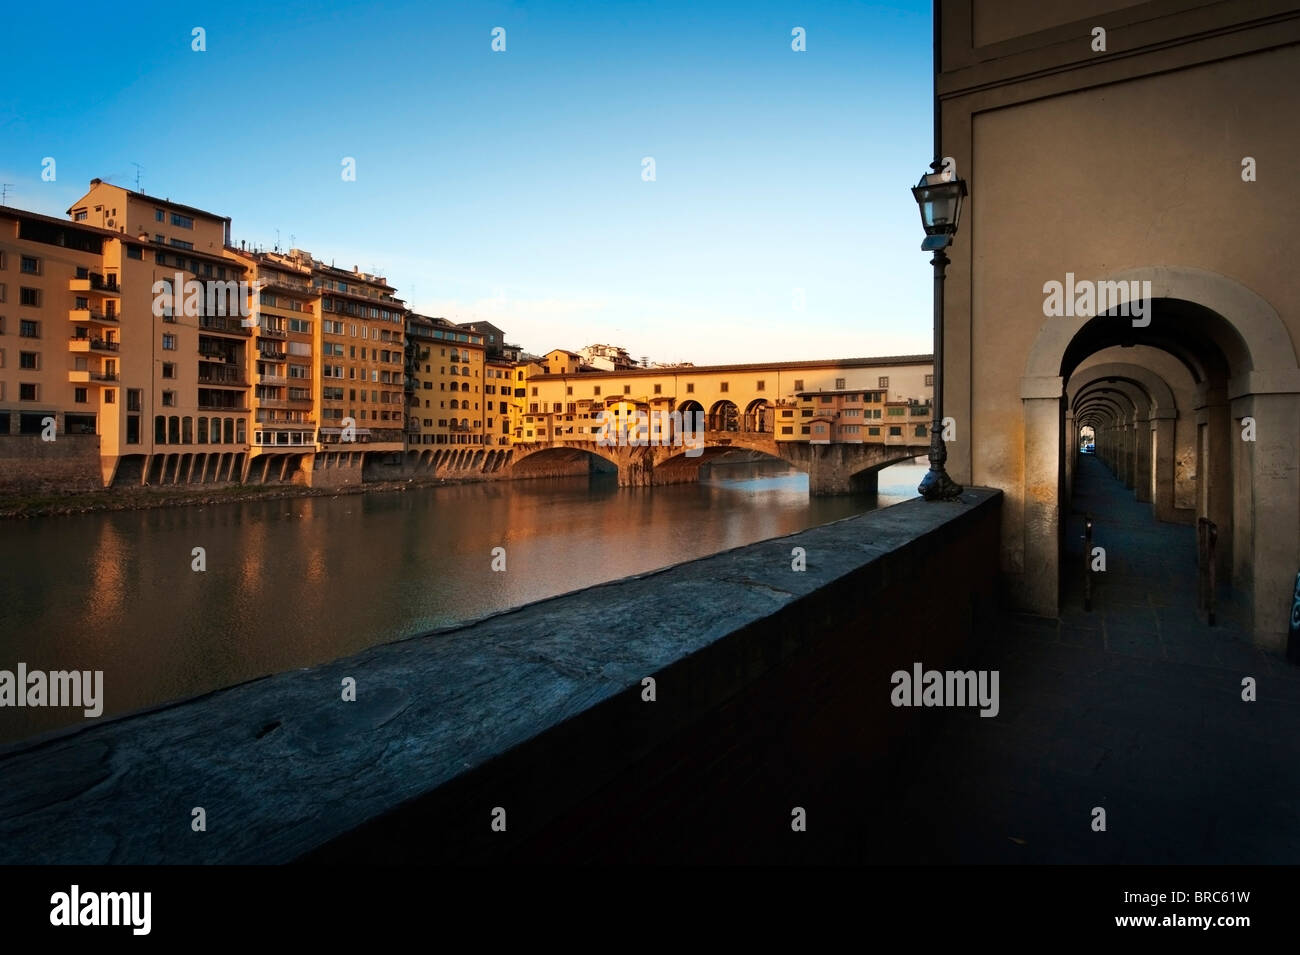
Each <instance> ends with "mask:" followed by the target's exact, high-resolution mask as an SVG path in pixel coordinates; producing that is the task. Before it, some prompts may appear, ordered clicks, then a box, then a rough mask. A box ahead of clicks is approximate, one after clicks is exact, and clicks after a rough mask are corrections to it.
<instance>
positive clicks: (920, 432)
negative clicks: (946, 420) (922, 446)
mask: <svg viewBox="0 0 1300 955" xmlns="http://www.w3.org/2000/svg"><path fill="white" fill-rule="evenodd" d="M914 434H915V436H916V437H918V438H924V437H925V425H923V424H918V425H917V426H916V431H915V432H914Z"/></svg>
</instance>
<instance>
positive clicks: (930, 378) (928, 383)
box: [925, 375, 934, 388]
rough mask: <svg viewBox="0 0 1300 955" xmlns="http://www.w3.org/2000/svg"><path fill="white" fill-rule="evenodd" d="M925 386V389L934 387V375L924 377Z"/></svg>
mask: <svg viewBox="0 0 1300 955" xmlns="http://www.w3.org/2000/svg"><path fill="white" fill-rule="evenodd" d="M925 385H926V387H927V388H933V387H934V375H926V376H925Z"/></svg>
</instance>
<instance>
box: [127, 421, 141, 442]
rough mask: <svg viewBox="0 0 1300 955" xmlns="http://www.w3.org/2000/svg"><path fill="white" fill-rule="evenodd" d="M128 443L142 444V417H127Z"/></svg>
mask: <svg viewBox="0 0 1300 955" xmlns="http://www.w3.org/2000/svg"><path fill="white" fill-rule="evenodd" d="M126 443H127V444H139V443H140V416H139V415H138V414H130V415H127V416H126Z"/></svg>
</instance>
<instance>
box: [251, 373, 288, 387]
mask: <svg viewBox="0 0 1300 955" xmlns="http://www.w3.org/2000/svg"><path fill="white" fill-rule="evenodd" d="M257 380H258V381H259V382H261V383H262V384H264V385H283V384H285V383H287V382H288V381H289V379H288V378H287V377H286V376H284V375H277V374H273V373H271V372H261V371H259V372H258V373H257Z"/></svg>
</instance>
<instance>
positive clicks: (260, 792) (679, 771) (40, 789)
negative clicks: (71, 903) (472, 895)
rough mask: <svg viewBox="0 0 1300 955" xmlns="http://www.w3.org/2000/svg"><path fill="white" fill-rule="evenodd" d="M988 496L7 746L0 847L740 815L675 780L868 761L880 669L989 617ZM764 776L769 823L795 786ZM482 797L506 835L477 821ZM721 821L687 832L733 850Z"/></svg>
mask: <svg viewBox="0 0 1300 955" xmlns="http://www.w3.org/2000/svg"><path fill="white" fill-rule="evenodd" d="M999 505H1000V494H999V492H997V491H992V490H987V489H979V488H976V489H968V490H967V491H966V493H965V494H964V495H963V497H962V499H961V500H960V501H959V502H953V503H944V504H927V503H925V502H922V501H919V500H917V501H910V502H907V503H903V504H899V505H895V506H893V507H889V508H886V509H883V510H880V511H873V512H870V513H867V514H863V515H860V516H857V517H852V518H848V519H845V520H841V521H838V522H835V523H833V524H828V525H824V526H822V527H817V528H812V529H810V530H807V531H803V532H800V533H798V534H793V535H790V536H788V537H783V538H778V539H774V540H770V541H764V542H761V543H758V544H753V545H750V546H746V547H741V548H738V549H735V550H732V551H728V552H725V553H722V554H717V555H714V556H712V557H708V558H703V559H700V560H695V561H691V562H689V563H685V564H679V565H676V566H674V567H671V568H668V569H665V570H662V571H658V572H655V573H651V574H646V575H642V576H638V577H632V578H627V579H624V580H620V581H616V582H613V583H609V584H604V585H601V586H597V587H592V588H589V589H587V590H582V591H577V592H574V593H571V594H566V595H562V596H559V597H555V598H551V599H549V600H544V601H540V602H538V603H534V604H529V605H527V606H524V607H521V608H518V609H516V610H512V611H509V612H506V613H501V614H497V615H495V616H492V617H489V618H486V619H483V620H480V621H477V622H474V623H471V624H468V625H465V626H462V627H458V628H453V629H448V630H442V631H437V632H434V633H431V634H427V635H424V636H420V637H415V638H411V639H407V640H402V641H399V642H396V643H391V644H386V645H384V646H380V647H375V648H372V649H370V650H367V651H364V652H362V653H360V654H357V655H355V656H353V657H350V658H347V659H344V660H339V661H336V662H333V663H330V664H327V665H324V666H320V667H315V668H312V669H309V670H300V671H293V672H288V673H282V674H278V675H275V676H272V677H267V678H263V679H260V680H256V681H253V682H250V683H246V684H242V685H239V686H236V687H232V688H229V689H226V690H222V691H219V692H216V693H212V694H209V695H207V696H204V697H201V698H198V699H195V700H190V701H186V702H183V703H178V704H175V705H171V706H168V707H165V708H161V709H158V710H154V711H150V712H146V713H142V714H138V715H133V716H129V717H124V718H120V719H117V720H114V721H110V722H104V723H100V724H96V725H93V726H90V727H87V728H85V729H79V730H77V731H75V732H72V733H69V734H65V735H62V736H59V737H57V738H54V739H46V740H42V741H37V742H34V743H30V744H18V745H17V746H11V747H9V748H8V749H7V750H6V751H5V752H4V753H3V754H0V779H3V780H4V786H3V787H2V788H0V862H2V863H6V864H11V863H77V864H90V863H157V862H166V863H248V862H286V861H293V860H301V859H307V860H311V861H331V862H332V861H359V860H368V861H393V860H405V861H417V860H430V861H438V860H464V859H491V858H525V859H526V858H559V857H564V858H584V859H591V858H601V857H602V851H603V850H602V848H601V847H602V846H606V847H608V845H609V842H610V839H611V833H626V832H629V831H630V830H631V829H636V828H637V827H638V822H637V821H638V820H647V821H648V822H647V826H646V828H645V829H644V832H643V833H642V835H643V837H644V839H647V840H650V841H651V842H652V843H654V842H658V837H657V836H656V835H655V833H656V831H657V830H656V829H655V828H654V826H653V825H651V824H650V822H652V821H653V818H654V817H656V814H658V815H659V816H660V817H662V815H663V813H668V816H669V817H668V818H660V823H659V824H660V827H661V829H664V830H665V831H673V830H674V829H675V828H676V829H680V828H682V825H686V823H683V822H681V820H689V819H696V820H697V821H698V822H699V824H700V825H706V824H707V825H708V826H711V827H712V828H710V829H709V830H708V831H709V832H713V833H720V832H725V831H726V829H727V827H728V825H731V826H733V827H735V826H741V825H742V824H743V825H752V819H753V817H752V813H754V812H760V813H766V812H767V809H768V807H767V804H766V803H765V804H763V806H761V807H759V808H757V809H755V808H754V807H752V806H751V807H748V808H743V809H742V810H741V811H739V812H733V813H731V814H730V815H729V816H727V819H729V820H730V822H725V821H724V822H722V823H719V821H718V817H717V813H716V812H715V813H714V815H713V816H709V813H708V812H705V813H704V816H700V811H702V810H701V809H700V807H699V806H696V807H695V809H694V810H692V809H690V808H689V807H687V808H685V809H683V808H682V807H683V804H682V802H681V799H682V793H681V792H680V791H678V790H677V789H674V788H673V787H674V786H678V785H681V786H686V787H688V788H691V789H692V791H694V792H696V793H697V794H698V796H699V798H700V799H706V798H709V794H710V793H712V794H713V795H714V796H717V797H718V798H722V794H724V792H725V794H726V795H727V798H731V799H733V800H734V798H736V797H737V794H742V796H743V794H744V793H746V792H750V791H752V790H753V789H754V787H753V785H752V784H753V783H754V781H755V780H759V781H761V780H772V779H777V780H781V779H786V778H787V777H789V778H793V779H797V780H798V781H799V783H800V787H801V788H800V792H802V793H806V794H808V796H809V797H810V798H816V797H817V795H818V794H819V793H820V794H822V795H825V794H827V793H828V792H830V791H831V790H832V789H834V788H836V787H837V786H839V785H840V784H841V783H843V782H844V781H845V779H848V778H850V777H852V779H854V780H856V782H854V785H857V784H860V783H862V782H863V780H862V778H861V774H862V772H864V771H865V770H864V767H865V766H867V765H868V764H869V763H870V762H871V760H872V759H874V755H875V754H878V752H879V751H881V750H882V747H884V746H885V744H886V743H887V739H885V737H887V736H888V735H889V734H890V733H894V732H896V731H897V727H898V725H899V724H898V716H899V713H900V712H906V711H891V708H890V707H888V706H887V705H886V703H885V701H886V699H887V695H888V690H889V687H888V684H887V677H888V673H889V672H890V671H892V670H893V669H897V668H900V667H905V666H907V665H909V664H910V662H911V661H913V660H919V661H923V662H925V663H926V665H927V666H929V665H940V666H941V665H943V663H944V662H945V661H947V660H950V659H952V658H953V656H954V654H957V653H960V652H961V650H962V648H963V647H964V646H965V644H966V643H968V641H969V638H970V635H971V632H972V630H973V629H976V628H977V627H978V622H979V620H981V619H985V618H987V615H988V611H989V609H990V605H989V602H988V600H986V597H987V595H989V594H991V593H992V581H993V574H994V573H995V571H996V564H997V555H998V547H997V527H998V521H999V517H998V508H999ZM795 546H799V547H803V548H805V549H806V551H807V570H806V571H805V572H802V573H796V572H794V571H792V570H791V559H792V558H791V549H792V548H793V547H795ZM557 559H562V555H558V554H557ZM936 573H937V574H941V575H943V576H944V577H945V578H946V580H947V583H946V584H945V589H943V590H942V591H940V592H938V599H937V600H936V591H935V590H934V587H933V580H932V578H933V576H934V575H935V574H936ZM376 612H382V608H376ZM651 675H653V676H655V678H656V680H657V696H658V700H657V701H656V702H654V703H646V702H643V701H642V699H641V681H642V679H643V678H644V677H646V676H651ZM349 676H350V677H354V678H355V679H356V681H357V702H354V703H348V702H343V701H342V699H341V681H342V680H343V678H344V677H349ZM864 681H869V683H870V688H869V691H867V692H866V698H867V699H868V701H869V702H868V703H866V704H863V703H862V702H861V699H860V697H861V696H862V693H863V691H864V690H867V688H865V687H863V686H862V684H863V683H864ZM877 681H880V682H879V683H878V682H877ZM868 757H870V758H868ZM778 763H779V764H780V765H779V766H777V767H776V768H775V769H774V768H772V767H773V766H774V765H775V764H778ZM756 767H757V768H756ZM846 767H849V769H851V770H852V771H851V772H850V773H849V776H846V775H845V772H848V771H849V770H848V769H846ZM709 780H713V781H714V782H716V781H717V780H725V781H726V785H723V786H722V787H721V789H718V788H717V787H716V786H715V787H714V788H713V789H711V788H710V787H711V786H713V782H708V781H709ZM719 785H721V784H719ZM656 787H658V788H657V789H656ZM768 788H769V790H770V791H769V792H768V795H767V796H765V797H764V798H769V797H770V801H771V805H772V807H773V808H772V811H773V812H776V813H778V814H779V818H777V819H776V820H775V824H776V828H777V829H778V830H780V829H784V830H785V831H787V832H788V831H789V824H788V822H789V818H790V809H789V806H790V804H791V803H790V801H789V800H790V798H797V797H798V793H794V794H793V795H789V794H786V793H784V792H777V791H775V790H779V789H781V786H780V785H776V786H775V789H773V788H772V785H771V784H770V783H769V784H768ZM633 792H635V793H637V794H640V795H637V796H636V797H635V798H633V797H631V796H629V793H633ZM787 796H789V798H787ZM742 801H743V799H742ZM795 804H798V803H795ZM498 805H499V806H504V807H506V809H507V813H508V816H507V819H508V835H507V834H504V833H494V832H492V831H491V830H490V827H489V823H490V813H491V810H492V808H493V807H494V806H498ZM827 805H828V806H829V805H830V802H827ZM196 806H201V807H203V808H204V809H205V810H206V814H207V831H206V832H202V833H196V832H193V831H191V828H190V819H191V809H192V808H193V807H196ZM674 806H676V808H673V807H674ZM715 809H716V807H715ZM836 811H839V810H836ZM674 813H678V815H676V816H675V817H674V815H673V814H674ZM680 813H685V815H681V814H680ZM692 813H694V815H692ZM829 813H830V810H829V809H828V810H827V814H829ZM827 814H824V815H823V816H822V817H821V819H820V820H819V822H822V829H823V830H824V829H825V823H824V820H825V819H826V815H827ZM593 815H595V816H600V817H602V818H604V819H605V828H604V829H601V828H599V827H597V828H596V829H592V828H591V827H590V825H588V823H585V822H582V821H580V820H581V819H586V818H589V817H591V816H593ZM706 817H707V818H706ZM674 818H676V819H677V820H678V822H674ZM782 819H784V822H782ZM611 827H612V828H611ZM619 827H624V828H619ZM687 828H689V826H687ZM741 837H742V836H741V835H739V834H738V835H737V836H736V838H741ZM690 838H692V839H694V838H695V837H694V836H691V837H690ZM719 838H722V837H720V836H715V837H714V839H713V844H712V848H710V846H709V845H706V844H703V843H699V842H698V840H696V841H695V842H692V845H700V846H701V848H700V852H701V854H702V857H703V858H712V857H715V856H714V855H710V853H711V852H715V853H717V852H720V853H722V854H723V855H726V848H725V846H719V844H718V839H719ZM706 842H707V840H706ZM662 844H663V845H664V846H667V845H668V843H662ZM805 844H806V845H813V844H816V845H819V846H820V847H821V849H823V850H825V849H827V845H828V844H827V843H825V842H817V840H815V839H813V840H808V841H807V842H806V843H805ZM608 851H609V852H611V853H613V854H614V855H616V856H618V857H619V858H635V857H639V856H644V855H645V853H646V852H647V851H649V850H646V849H645V847H644V846H642V849H641V850H640V851H639V853H638V851H630V850H629V851H624V848H619V849H614V848H608ZM665 851H668V850H667V849H665ZM650 854H651V856H653V852H651V853H650ZM831 854H832V855H833V854H834V853H833V852H832V853H831ZM672 857H674V858H678V857H680V856H672ZM729 857H734V854H733V855H732V856H729Z"/></svg>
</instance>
